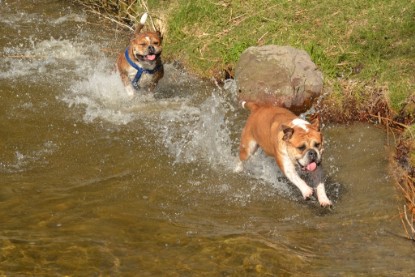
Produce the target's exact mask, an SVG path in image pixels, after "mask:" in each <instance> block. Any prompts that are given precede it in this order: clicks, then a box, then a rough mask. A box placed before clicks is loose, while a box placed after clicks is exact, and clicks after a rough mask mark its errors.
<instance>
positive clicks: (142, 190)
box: [0, 0, 415, 276]
mask: <svg viewBox="0 0 415 277" xmlns="http://www.w3.org/2000/svg"><path fill="white" fill-rule="evenodd" d="M67 5H68V4H66V3H65V2H63V1H47V0H42V1H37V2H36V3H34V2H33V3H32V2H29V1H0V14H1V16H0V23H1V25H2V28H1V30H2V31H1V33H0V44H1V46H2V50H1V51H2V52H1V57H2V58H1V59H2V62H1V63H0V100H1V105H2V109H1V110H0V118H1V120H0V124H1V126H0V127H1V128H0V148H1V150H0V217H1V218H2V228H1V230H0V247H1V259H0V274H2V275H6V276H27V275H35V276H56V275H69V276H95V275H105V276H107V275H108V276H281V275H282V276H285V275H294V276H367V275H371V276H409V275H411V274H414V269H413V268H414V266H413V265H414V264H413V261H414V258H415V257H414V255H415V254H414V251H413V250H414V249H413V245H412V244H411V243H410V242H408V241H406V240H404V239H401V238H400V237H399V234H402V232H403V230H402V228H401V225H400V220H399V217H398V209H397V207H398V206H400V205H401V203H400V199H399V195H398V194H397V193H396V191H395V190H394V187H393V182H392V180H391V179H390V177H389V175H388V161H387V156H388V149H387V147H386V146H385V144H386V135H385V133H384V132H383V131H382V130H380V129H378V128H376V127H374V126H369V125H365V124H354V125H351V126H325V128H324V129H323V133H324V136H325V139H326V142H325V149H326V151H325V156H324V164H325V171H326V173H327V178H328V179H327V180H328V181H327V190H328V195H329V197H330V198H331V199H332V200H333V201H334V208H333V209H331V210H327V209H322V208H320V207H319V206H318V203H317V202H316V201H315V200H311V201H303V200H302V199H301V195H300V193H299V192H298V191H297V190H296V189H295V188H294V187H293V186H292V185H290V184H289V183H288V182H287V181H286V180H285V178H284V177H282V176H281V174H280V173H279V172H278V170H277V169H276V165H275V163H274V161H273V160H272V159H271V158H268V157H265V156H264V155H263V154H262V153H261V152H259V153H258V154H256V155H255V156H254V157H253V159H252V160H251V161H249V162H248V164H247V168H246V170H245V172H244V173H242V174H236V173H234V172H233V168H234V166H235V161H236V153H237V147H238V141H239V134H240V131H241V129H242V127H243V124H244V120H245V119H246V117H247V112H246V111H244V110H242V109H240V108H239V107H238V106H237V105H236V101H235V99H234V98H235V96H234V95H235V93H234V83H233V81H231V80H228V81H227V82H226V83H225V86H224V87H214V86H211V84H209V83H207V82H204V81H201V80H199V79H197V78H195V77H193V76H191V75H189V74H187V73H185V72H183V71H182V70H180V69H178V68H177V66H175V65H174V64H168V65H166V77H165V78H164V79H163V82H161V83H160V86H159V87H158V91H157V93H156V94H155V96H152V95H142V96H137V97H135V98H134V99H129V98H127V97H126V96H125V94H124V93H123V92H124V91H123V87H122V85H121V81H120V80H119V77H118V76H117V74H115V73H114V72H113V68H114V67H113V63H114V61H115V56H114V55H112V56H107V55H105V53H103V51H102V49H103V48H113V49H118V48H119V49H121V50H122V48H123V47H124V46H125V45H124V42H122V41H121V40H120V39H119V38H118V37H117V35H116V34H113V33H108V32H103V31H102V28H100V26H99V25H96V24H93V23H94V20H93V19H92V18H89V17H88V16H87V15H86V14H84V13H83V12H82V11H79V10H77V9H76V8H74V7H70V6H67ZM121 50H120V51H121ZM392 234H396V235H397V236H396V235H392Z"/></svg>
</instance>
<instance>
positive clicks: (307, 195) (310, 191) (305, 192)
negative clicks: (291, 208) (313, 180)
mask: <svg viewBox="0 0 415 277" xmlns="http://www.w3.org/2000/svg"><path fill="white" fill-rule="evenodd" d="M313 192H314V191H313V188H310V187H309V186H306V187H304V188H303V189H301V193H302V194H303V198H304V200H307V199H309V198H310V197H311V196H312V195H313Z"/></svg>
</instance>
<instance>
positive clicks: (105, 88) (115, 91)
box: [0, 16, 288, 193]
mask: <svg viewBox="0 0 415 277" xmlns="http://www.w3.org/2000/svg"><path fill="white" fill-rule="evenodd" d="M68 20H69V21H71V20H75V21H77V20H80V21H82V20H83V19H82V18H78V17H76V16H75V17H74V16H64V17H61V18H58V19H56V20H55V22H54V24H61V23H63V22H66V21H68ZM26 44H27V45H30V46H29V47H27V48H25V46H23V45H20V46H14V47H8V48H6V49H4V50H3V53H5V54H6V55H5V56H6V58H5V63H3V65H2V66H1V65H0V67H1V68H2V69H3V68H4V69H5V70H1V71H0V78H18V77H24V76H31V78H27V80H28V81H29V82H30V81H31V82H36V81H38V80H39V78H45V76H47V79H48V82H50V81H51V80H52V81H55V82H63V83H65V84H66V85H65V86H64V87H65V89H63V90H62V91H57V92H56V93H57V96H56V98H57V99H58V100H59V101H63V102H64V103H66V104H67V105H68V107H69V108H70V109H73V110H76V111H77V112H78V111H81V114H82V120H83V121H84V122H86V123H89V124H93V123H94V122H95V121H102V120H104V121H107V122H110V123H112V124H115V125H125V124H128V123H130V122H133V121H135V120H141V121H140V123H142V124H144V125H145V127H147V128H149V129H150V130H153V131H154V132H155V133H156V136H158V137H159V140H160V143H161V144H162V145H164V146H165V147H166V149H167V150H168V152H169V154H170V155H171V156H172V157H173V159H174V163H199V164H204V165H206V166H209V167H211V168H213V169H218V170H225V171H227V172H233V170H234V168H235V166H236V163H237V153H234V152H235V151H233V150H232V149H237V144H238V143H239V141H234V140H233V139H231V135H230V134H231V130H232V129H233V128H234V126H235V122H233V119H232V118H229V116H228V115H229V114H233V113H238V112H241V111H240V110H238V109H239V108H235V107H234V104H235V103H236V101H235V98H236V91H235V90H236V88H235V83H234V82H233V81H227V82H226V86H225V90H223V89H220V88H214V87H212V92H211V94H210V95H208V96H203V95H202V96H201V95H199V94H200V92H199V94H198V91H197V89H198V87H197V86H196V85H195V88H193V87H192V86H186V88H185V89H186V90H189V93H188V94H186V96H185V97H183V96H182V97H171V98H165V99H155V98H154V97H153V96H152V95H151V94H150V95H148V94H147V95H138V96H136V97H134V98H130V97H129V96H128V95H127V94H126V93H125V88H124V86H123V84H122V82H121V79H120V77H119V75H118V73H117V72H116V71H115V64H114V63H115V60H113V59H111V58H108V57H106V56H105V55H104V54H103V53H102V51H101V50H100V49H101V47H96V46H95V45H93V43H92V44H91V43H90V42H88V41H86V40H81V41H76V40H71V39H56V38H50V39H46V40H40V41H37V40H36V39H32V38H29V43H26ZM7 55H9V56H10V57H9V58H7ZM18 55H22V56H23V57H22V58H21V59H16V58H14V57H12V56H18ZM168 70H170V69H168ZM180 76H181V77H180V78H186V74H184V75H180ZM193 79H194V78H193ZM193 79H192V78H189V82H194V80H193ZM190 80H192V81H190ZM177 83H180V82H176V83H175V86H172V87H175V88H176V89H177ZM168 87H169V86H167V88H168ZM199 88H200V87H199ZM201 97H206V98H205V99H204V100H202V102H201V101H200V98H201ZM200 102H201V104H199V103H200ZM143 116H145V118H146V120H142V119H143ZM147 119H148V120H147ZM238 132H239V131H238ZM240 174H243V175H244V176H250V177H253V178H255V179H257V180H262V181H264V182H265V183H270V184H272V185H273V186H274V187H275V188H277V190H278V191H281V192H283V193H284V192H286V191H288V190H287V184H285V183H284V182H281V181H279V178H280V177H281V174H280V173H279V170H278V169H277V166H276V164H275V162H274V161H273V160H272V159H269V158H267V157H265V156H264V155H262V154H261V153H259V154H257V155H255V156H254V157H252V159H251V160H250V161H248V162H247V163H246V166H245V170H244V171H243V172H242V173H240Z"/></svg>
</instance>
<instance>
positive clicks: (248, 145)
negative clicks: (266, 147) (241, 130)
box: [234, 135, 258, 172]
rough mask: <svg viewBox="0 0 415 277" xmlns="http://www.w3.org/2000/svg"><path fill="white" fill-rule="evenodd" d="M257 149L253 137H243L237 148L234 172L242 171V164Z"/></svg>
mask: <svg viewBox="0 0 415 277" xmlns="http://www.w3.org/2000/svg"><path fill="white" fill-rule="evenodd" d="M257 149H258V143H257V142H256V141H255V139H254V138H253V137H250V136H249V137H248V136H244V135H243V136H242V138H241V144H240V146H239V162H238V164H237V165H236V168H235V170H234V171H235V172H241V171H242V170H243V162H244V161H246V160H248V159H249V157H251V156H252V154H254V153H255V151H256V150H257Z"/></svg>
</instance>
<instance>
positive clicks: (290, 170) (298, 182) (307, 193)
mask: <svg viewBox="0 0 415 277" xmlns="http://www.w3.org/2000/svg"><path fill="white" fill-rule="evenodd" d="M277 163H278V165H279V166H280V168H281V170H282V172H283V173H284V174H285V176H286V177H287V178H288V180H290V181H291V182H292V183H293V184H294V185H295V186H296V187H297V188H298V189H299V190H300V191H301V194H302V195H303V198H304V199H307V198H310V197H311V196H312V195H313V188H311V187H309V186H308V185H307V183H306V182H305V181H304V180H303V179H301V177H300V176H299V175H298V173H297V171H296V170H295V166H294V165H293V164H292V162H291V161H290V160H288V158H287V160H284V161H282V164H280V163H279V162H278V160H277Z"/></svg>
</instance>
